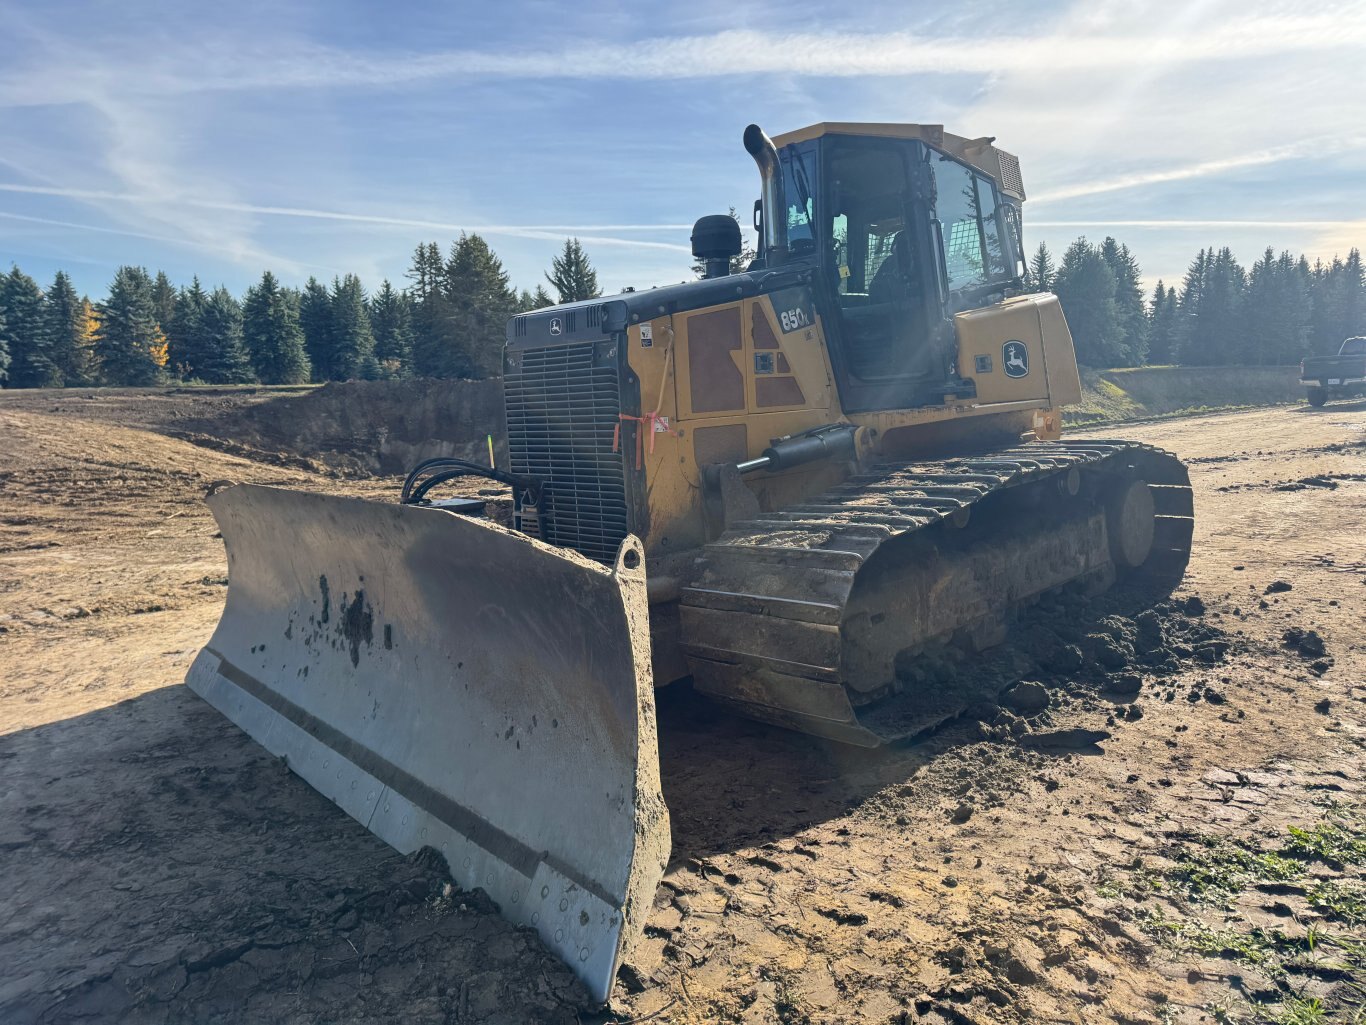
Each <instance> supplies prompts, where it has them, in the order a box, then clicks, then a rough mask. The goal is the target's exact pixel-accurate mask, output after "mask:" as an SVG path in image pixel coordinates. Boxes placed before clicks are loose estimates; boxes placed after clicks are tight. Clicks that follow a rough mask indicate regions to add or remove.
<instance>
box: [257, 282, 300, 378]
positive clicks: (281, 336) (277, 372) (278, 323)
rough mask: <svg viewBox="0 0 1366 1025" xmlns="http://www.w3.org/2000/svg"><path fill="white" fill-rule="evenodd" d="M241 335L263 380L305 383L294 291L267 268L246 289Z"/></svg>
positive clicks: (297, 310)
mask: <svg viewBox="0 0 1366 1025" xmlns="http://www.w3.org/2000/svg"><path fill="white" fill-rule="evenodd" d="M242 335H243V338H244V339H245V341H246V343H247V350H248V351H249V352H250V353H251V362H252V367H253V368H254V369H255V371H256V376H257V377H259V378H260V380H261V382H262V383H263V384H304V383H306V382H307V381H308V379H309V371H310V368H309V363H308V353H306V352H305V351H304V333H303V331H302V329H300V327H299V308H298V304H297V301H296V300H295V299H294V296H293V294H291V293H290V291H289V290H288V289H285V288H281V287H280V284H279V282H278V281H276V279H275V275H274V274H272V273H271V272H270V271H266V272H265V273H264V274H262V275H261V281H260V283H259V284H256V285H253V286H252V287H251V288H249V289H247V296H246V299H245V301H244V302H243V303H242Z"/></svg>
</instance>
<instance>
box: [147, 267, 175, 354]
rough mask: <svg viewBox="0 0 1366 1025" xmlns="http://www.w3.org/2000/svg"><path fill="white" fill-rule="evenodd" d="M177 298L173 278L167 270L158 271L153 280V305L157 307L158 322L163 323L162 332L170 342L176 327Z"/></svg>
mask: <svg viewBox="0 0 1366 1025" xmlns="http://www.w3.org/2000/svg"><path fill="white" fill-rule="evenodd" d="M176 298H177V295H176V289H175V285H173V284H171V279H170V278H168V277H167V276H166V272H165V271H157V276H156V278H155V279H153V281H152V305H153V306H155V307H156V318H157V323H158V324H160V325H161V333H162V334H163V335H165V336H166V338H167V339H168V344H169V339H170V337H171V334H172V333H173V331H174V329H175V304H176Z"/></svg>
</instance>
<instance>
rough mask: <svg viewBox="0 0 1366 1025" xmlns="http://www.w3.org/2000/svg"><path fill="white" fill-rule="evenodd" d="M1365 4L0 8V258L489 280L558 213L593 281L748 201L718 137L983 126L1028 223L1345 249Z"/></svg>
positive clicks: (658, 270) (647, 259) (1151, 237)
mask: <svg viewBox="0 0 1366 1025" xmlns="http://www.w3.org/2000/svg"><path fill="white" fill-rule="evenodd" d="M1364 66H1366V6H1363V4H1362V3H1353V4H1334V3H1331V2H1330V3H1327V4H1319V5H1309V4H1303V3H1284V4H1279V3H1248V2H1246V0H1243V2H1240V3H1230V2H1224V0H1193V2H1192V0H1180V2H1159V3H1152V4H1146V5H1145V4H1134V3H1132V2H1130V0H1124V2H1116V0H1085V2H1071V3H1069V2H1065V0H1064V2H1057V3H1052V2H1043V0H1019V2H1012V3H1005V2H987V3H978V4H966V5H965V4H963V3H962V2H959V0H954V2H945V3H937V2H936V3H921V2H914V3H909V2H901V3H886V4H879V3H876V2H868V3H864V4H859V5H832V4H830V3H828V2H821V3H809V2H806V0H791V2H785V3H762V2H761V3H751V4H744V5H740V4H736V3H734V2H733V0H732V2H727V3H722V2H717V0H690V2H689V3H687V4H668V5H655V4H650V3H645V2H639V3H636V4H633V5H624V6H622V7H620V8H617V7H615V6H613V5H610V4H603V3H601V2H600V0H581V2H579V3H575V4H561V3H550V2H518V0H506V2H503V3H499V4H479V5H473V4H468V3H464V2H444V3H436V2H417V3H407V4H402V5H397V4H395V5H378V4H364V3H359V2H357V0H332V2H330V3H326V4H324V3H320V2H312V3H294V4H290V3H265V2H260V0H238V2H235V3H232V4H213V5H208V4H184V3H170V2H164V3H159V2H151V0H124V2H123V3H120V4H117V5H114V4H81V3H72V2H68V0H46V2H44V3H42V4H38V3H34V2H31V0H0V267H7V266H8V264H9V263H11V262H16V263H18V264H19V265H20V266H21V267H22V268H23V269H24V270H26V271H27V272H29V273H30V274H32V275H33V276H34V277H35V278H37V279H39V282H40V283H41V284H46V283H47V282H48V281H50V280H51V277H52V274H53V273H54V272H55V271H56V270H57V269H58V268H59V267H60V268H65V269H66V270H68V271H69V272H70V273H71V274H72V276H73V278H74V279H75V282H76V284H77V287H78V288H80V289H82V290H84V291H87V292H89V293H90V294H91V296H92V297H93V298H99V297H100V296H102V295H103V292H104V289H105V287H106V285H107V282H108V280H109V278H110V277H111V276H112V274H113V271H114V270H115V268H116V267H117V266H118V265H119V264H122V263H133V264H141V265H144V266H147V267H149V268H151V269H153V270H155V269H164V270H165V271H166V272H167V273H168V274H170V275H171V277H172V279H173V280H175V281H176V282H178V283H181V282H187V281H188V280H189V278H190V277H191V275H193V274H198V275H199V276H200V278H201V280H203V281H204V282H205V283H206V284H209V285H213V284H218V283H223V284H226V285H228V286H229V287H230V288H232V289H233V290H235V291H239V292H240V291H241V290H242V289H244V288H245V287H246V285H248V284H249V283H250V282H251V281H252V280H254V279H256V278H257V277H259V275H260V272H261V270H262V269H264V268H266V267H270V268H271V269H273V270H274V271H275V272H276V273H277V275H279V276H280V277H281V278H282V279H284V280H285V281H287V282H290V283H295V284H297V283H302V281H303V280H305V279H306V278H307V277H308V276H309V275H310V274H313V275H317V276H318V277H319V278H323V279H330V278H331V277H332V276H333V275H334V274H340V273H344V272H347V271H353V272H356V273H358V274H360V275H361V277H362V279H363V280H364V281H365V283H366V285H367V286H368V287H370V288H372V289H373V288H374V287H375V286H377V285H378V283H379V281H380V279H381V278H384V277H389V278H390V279H392V280H394V281H395V282H396V283H400V282H402V280H403V272H404V270H405V269H406V267H407V266H408V262H409V257H410V254H411V252H412V249H413V247H414V245H415V244H416V243H417V242H418V241H420V240H429V239H436V240H439V241H441V242H442V243H443V245H445V244H447V243H449V241H450V240H451V239H452V238H453V237H454V236H455V235H457V234H458V233H459V231H460V230H461V229H465V230H472V231H476V230H477V231H479V232H481V233H483V234H484V235H485V236H486V237H487V238H488V240H489V242H490V244H491V245H492V246H493V247H494V248H495V250H496V251H497V252H498V254H499V255H500V256H501V257H502V259H503V261H504V264H505V266H506V267H507V269H508V271H509V272H510V274H511V276H512V280H513V283H514V284H515V285H516V286H518V287H534V286H535V285H536V283H537V282H538V281H541V280H543V279H542V277H541V274H542V272H543V270H544V269H545V268H546V267H547V266H548V264H549V261H550V258H551V256H552V255H553V254H554V253H555V252H556V251H557V250H558V248H559V246H560V244H561V242H562V240H563V238H564V237H565V236H566V235H569V234H574V235H577V236H579V237H580V238H581V239H583V241H584V244H585V246H586V248H587V249H588V251H589V253H590V255H591V256H592V258H593V260H594V262H595V263H596V265H597V267H598V269H599V277H600V281H601V283H602V285H603V287H604V288H606V289H607V290H608V291H615V290H618V289H620V288H621V287H623V286H626V285H633V286H635V287H648V286H650V285H654V284H662V283H665V282H670V281H677V280H682V279H683V278H686V277H688V276H689V270H688V266H689V264H690V262H691V259H690V256H689V253H688V234H689V226H690V225H691V223H692V221H693V220H694V219H696V218H697V217H698V216H700V215H701V214H704V213H711V212H718V211H724V210H725V209H726V208H727V207H728V206H731V205H734V206H736V207H737V208H739V209H740V210H741V211H747V210H748V208H749V206H750V205H751V204H752V202H753V199H754V197H755V196H756V195H757V191H758V189H757V178H756V175H755V171H754V167H753V164H752V163H751V162H750V160H749V158H748V157H747V156H746V154H745V153H744V150H743V149H742V148H741V146H740V134H741V132H742V130H743V129H744V126H745V125H746V124H747V123H748V122H750V121H757V122H758V123H759V124H761V125H763V126H764V127H765V128H766V129H767V130H768V131H769V132H770V134H777V133H779V132H781V131H785V130H789V129H792V128H796V127H800V126H802V125H805V124H810V123H812V122H816V121H822V120H849V121H920V122H925V123H943V124H944V125H945V126H946V128H947V129H948V130H949V131H952V132H956V133H958V134H961V135H967V136H971V137H975V136H980V135H994V136H996V137H997V142H998V145H1000V146H1002V147H1003V148H1005V149H1007V150H1010V151H1012V152H1015V153H1017V154H1018V155H1019V156H1020V158H1021V161H1022V165H1023V168H1024V176H1025V184H1026V189H1027V191H1028V193H1029V197H1030V198H1029V201H1028V202H1027V203H1026V204H1025V230H1026V236H1027V237H1026V242H1027V244H1028V245H1029V246H1030V247H1031V248H1032V247H1033V246H1034V245H1036V244H1037V243H1038V242H1039V241H1041V240H1042V241H1046V242H1048V244H1049V246H1050V247H1051V248H1053V249H1054V251H1055V253H1056V254H1058V255H1061V251H1062V249H1063V248H1065V247H1066V245H1067V243H1068V242H1069V241H1070V240H1071V239H1073V238H1075V237H1076V236H1077V235H1079V234H1086V235H1088V236H1090V237H1092V238H1094V239H1097V240H1098V239H1100V238H1102V237H1103V236H1104V235H1106V234H1114V235H1115V236H1116V237H1117V238H1119V239H1120V240H1121V241H1125V242H1128V243H1129V245H1130V247H1131V248H1132V249H1133V250H1134V251H1135V253H1136V255H1137V256H1138V259H1139V262H1140V264H1141V265H1142V268H1143V271H1144V277H1145V279H1146V280H1147V282H1148V283H1149V284H1151V283H1152V282H1154V281H1155V280H1156V279H1157V278H1158V277H1164V278H1167V279H1168V280H1169V281H1170V280H1171V279H1172V278H1174V277H1179V276H1180V275H1181V274H1182V273H1183V271H1184V269H1185V266H1186V264H1187V263H1188V261H1189V260H1190V258H1191V257H1192V256H1193V255H1194V253H1195V251H1196V250H1197V249H1199V248H1200V247H1201V246H1206V245H1216V246H1217V245H1230V246H1232V247H1233V248H1234V251H1235V252H1236V253H1237V254H1238V255H1239V257H1240V258H1241V259H1242V260H1243V261H1244V262H1248V263H1250V262H1251V261H1252V260H1253V259H1255V258H1256V256H1257V255H1258V253H1259V251H1260V249H1261V248H1262V247H1263V246H1265V245H1267V244H1270V245H1273V246H1275V247H1277V248H1278V249H1280V248H1289V249H1292V250H1294V251H1304V252H1307V253H1309V254H1310V256H1311V258H1312V257H1314V256H1322V257H1324V258H1325V259H1326V258H1331V256H1332V255H1333V254H1334V253H1343V254H1345V253H1346V251H1347V249H1349V248H1350V247H1352V246H1362V245H1366V118H1364V117H1363V114H1366V90H1364V89H1363V86H1362V81H1363V78H1362V71H1363V67H1364Z"/></svg>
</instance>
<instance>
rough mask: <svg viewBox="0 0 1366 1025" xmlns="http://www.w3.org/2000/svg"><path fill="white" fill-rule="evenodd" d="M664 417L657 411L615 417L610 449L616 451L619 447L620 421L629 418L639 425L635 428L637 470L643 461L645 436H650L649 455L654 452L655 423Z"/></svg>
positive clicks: (623, 414)
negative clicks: (615, 422) (640, 414)
mask: <svg viewBox="0 0 1366 1025" xmlns="http://www.w3.org/2000/svg"><path fill="white" fill-rule="evenodd" d="M665 419H666V418H665V417H662V416H660V415H659V414H658V413H646V414H645V415H644V416H631V415H630V414H629V413H622V414H621V415H620V416H619V417H618V418H617V425H616V427H615V428H613V430H612V451H613V452H616V451H618V450H619V449H620V448H621V421H622V420H631V421H633V422H634V423H637V424H639V425H640V426H639V427H637V428H636V469H637V470H639V469H641V467H642V466H643V465H644V461H645V436H646V435H647V434H648V435H649V436H650V455H654V454H655V424H656V423H658V422H660V421H662V420H665Z"/></svg>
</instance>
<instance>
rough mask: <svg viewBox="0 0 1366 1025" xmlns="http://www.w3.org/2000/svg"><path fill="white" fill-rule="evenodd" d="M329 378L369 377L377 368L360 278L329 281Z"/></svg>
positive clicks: (375, 373) (345, 379)
mask: <svg viewBox="0 0 1366 1025" xmlns="http://www.w3.org/2000/svg"><path fill="white" fill-rule="evenodd" d="M330 357H331V358H330V361H329V362H330V364H331V365H330V368H329V370H330V377H331V379H332V380H334V381H350V380H353V379H355V378H366V379H369V380H373V379H374V378H375V377H377V376H378V371H379V368H378V367H377V366H376V364H375V336H374V332H373V330H372V329H371V327H370V311H369V309H368V308H367V307H366V302H365V289H364V288H363V287H362V286H361V283H360V278H358V277H356V275H354V274H347V275H346V276H345V277H343V278H341V279H340V280H338V279H336V278H334V279H333V281H332V351H331V353H330Z"/></svg>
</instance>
